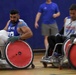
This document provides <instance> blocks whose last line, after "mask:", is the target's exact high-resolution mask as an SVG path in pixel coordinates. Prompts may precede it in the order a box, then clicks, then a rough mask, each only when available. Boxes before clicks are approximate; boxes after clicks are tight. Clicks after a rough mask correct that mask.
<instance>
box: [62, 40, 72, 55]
mask: <svg viewBox="0 0 76 75" xmlns="http://www.w3.org/2000/svg"><path fill="white" fill-rule="evenodd" d="M70 44H71V42H70V39H66V40H65V41H64V43H63V45H62V50H63V52H64V54H65V55H66V56H67V55H68V49H69V47H70Z"/></svg>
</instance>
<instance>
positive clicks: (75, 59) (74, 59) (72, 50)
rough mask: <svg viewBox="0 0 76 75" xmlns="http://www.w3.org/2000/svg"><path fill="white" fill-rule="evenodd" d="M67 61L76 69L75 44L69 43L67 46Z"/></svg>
mask: <svg viewBox="0 0 76 75" xmlns="http://www.w3.org/2000/svg"><path fill="white" fill-rule="evenodd" d="M68 62H69V64H70V66H71V67H72V68H74V69H76V44H73V45H71V47H70V48H69V51H68Z"/></svg>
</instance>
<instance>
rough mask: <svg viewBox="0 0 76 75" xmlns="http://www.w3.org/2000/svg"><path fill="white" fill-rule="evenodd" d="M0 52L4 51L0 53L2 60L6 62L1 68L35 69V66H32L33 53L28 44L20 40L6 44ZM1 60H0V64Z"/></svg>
mask: <svg viewBox="0 0 76 75" xmlns="http://www.w3.org/2000/svg"><path fill="white" fill-rule="evenodd" d="M1 51H4V52H1V53H2V54H3V56H4V58H2V60H4V61H5V62H6V63H5V64H4V65H7V66H5V67H3V68H10V69H25V68H28V67H29V66H30V65H31V67H32V68H35V65H34V64H33V58H34V55H33V51H32V49H31V47H30V46H29V44H28V43H26V42H24V41H20V40H19V41H15V42H13V43H8V44H7V45H6V46H5V48H4V50H1ZM2 60H0V62H2ZM2 64H3V62H2ZM2 64H1V65H2Z"/></svg>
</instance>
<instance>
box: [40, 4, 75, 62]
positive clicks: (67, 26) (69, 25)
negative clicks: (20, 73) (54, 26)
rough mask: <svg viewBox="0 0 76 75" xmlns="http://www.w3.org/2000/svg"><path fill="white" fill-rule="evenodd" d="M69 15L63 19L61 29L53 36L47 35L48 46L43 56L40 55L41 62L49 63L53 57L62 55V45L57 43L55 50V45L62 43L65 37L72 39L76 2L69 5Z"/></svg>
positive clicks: (73, 35)
mask: <svg viewBox="0 0 76 75" xmlns="http://www.w3.org/2000/svg"><path fill="white" fill-rule="evenodd" d="M69 15H70V16H69V17H66V18H65V19H64V26H63V28H62V29H61V31H60V32H59V33H57V34H56V35H55V36H54V35H51V36H49V37H48V43H49V47H48V50H46V52H45V56H43V57H42V60H41V62H46V63H51V62H53V61H52V59H53V57H56V58H57V57H59V56H61V55H62V54H63V55H64V53H63V51H62V49H61V48H62V46H61V45H59V46H57V47H56V50H54V47H55V45H56V44H57V43H63V42H64V41H65V40H66V39H67V38H70V39H71V41H73V40H74V37H76V35H75V34H76V4H72V5H71V6H70V8H69ZM64 62H67V60H66V59H65V60H64Z"/></svg>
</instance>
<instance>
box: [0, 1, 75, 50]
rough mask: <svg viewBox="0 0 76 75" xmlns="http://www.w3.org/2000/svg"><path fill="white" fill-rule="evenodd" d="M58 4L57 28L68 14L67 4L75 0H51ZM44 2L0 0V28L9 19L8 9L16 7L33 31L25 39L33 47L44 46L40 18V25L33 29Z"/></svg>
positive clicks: (40, 47) (41, 47)
mask: <svg viewBox="0 0 76 75" xmlns="http://www.w3.org/2000/svg"><path fill="white" fill-rule="evenodd" d="M52 1H53V2H56V3H57V4H58V6H59V9H60V12H61V16H60V17H58V18H57V19H56V20H57V23H58V27H59V30H60V29H61V27H62V26H63V20H64V18H65V17H66V16H68V15H69V6H70V5H71V4H73V3H76V0H52ZM43 2H45V0H1V1H0V30H1V29H3V28H4V27H5V25H6V22H7V21H8V20H9V11H10V10H11V9H17V10H19V12H20V15H21V18H22V19H24V20H25V21H26V23H27V24H28V26H29V27H30V28H31V30H32V31H33V34H34V36H33V37H32V38H30V39H28V40H27V42H28V43H29V44H30V46H31V47H32V48H33V49H43V48H44V44H43V43H44V42H43V39H44V37H43V36H42V35H41V19H40V21H39V25H40V27H39V28H38V29H35V27H34V21H35V16H36V13H37V11H38V8H39V5H40V4H41V3H43Z"/></svg>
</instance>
